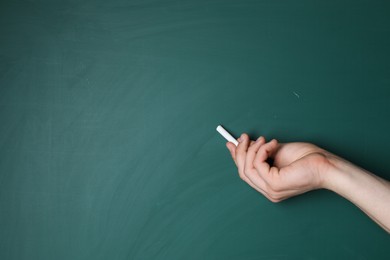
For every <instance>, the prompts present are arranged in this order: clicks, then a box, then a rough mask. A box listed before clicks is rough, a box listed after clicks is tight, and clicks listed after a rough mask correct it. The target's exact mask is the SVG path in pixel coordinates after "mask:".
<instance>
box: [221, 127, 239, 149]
mask: <svg viewBox="0 0 390 260" xmlns="http://www.w3.org/2000/svg"><path fill="white" fill-rule="evenodd" d="M217 131H218V133H220V134H221V135H222V136H223V137H225V139H226V140H228V141H229V142H232V143H233V144H235V145H236V146H237V145H238V142H237V140H236V139H235V138H234V137H233V136H232V135H231V134H229V133H228V131H226V130H225V128H223V127H222V126H221V125H219V126H217Z"/></svg>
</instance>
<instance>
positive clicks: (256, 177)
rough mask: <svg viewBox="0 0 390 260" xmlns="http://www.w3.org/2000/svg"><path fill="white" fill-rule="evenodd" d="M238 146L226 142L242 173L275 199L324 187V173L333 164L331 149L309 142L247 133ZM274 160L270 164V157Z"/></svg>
mask: <svg viewBox="0 0 390 260" xmlns="http://www.w3.org/2000/svg"><path fill="white" fill-rule="evenodd" d="M238 141H239V144H238V146H237V147H236V146H235V145H234V144H233V143H230V142H227V143H226V146H227V148H228V149H229V151H230V153H231V156H232V158H233V160H234V162H235V164H236V166H237V168H238V172H239V175H240V177H241V179H243V180H244V181H245V182H246V183H248V184H249V185H250V186H251V187H253V188H254V189H256V190H257V191H259V192H260V193H262V194H263V195H264V196H266V197H267V198H268V199H269V200H271V201H272V202H279V201H282V200H284V199H287V198H289V197H292V196H295V195H298V194H302V193H304V192H307V191H310V190H313V189H319V188H324V176H325V175H326V172H327V171H328V170H329V168H330V167H332V164H331V163H330V161H329V160H328V158H329V157H331V156H332V154H330V153H329V152H327V151H325V150H323V149H321V148H319V147H317V146H315V145H312V144H309V143H285V144H279V143H278V142H277V141H276V140H275V139H274V140H272V141H270V142H268V143H267V142H266V141H265V139H264V137H259V138H258V139H257V140H256V142H255V141H251V140H250V139H249V137H248V135H246V134H242V135H241V137H240V138H239V140H238ZM268 158H272V159H273V160H274V163H273V165H272V166H271V165H270V164H269V163H268V162H267V159H268Z"/></svg>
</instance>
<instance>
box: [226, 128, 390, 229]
mask: <svg viewBox="0 0 390 260" xmlns="http://www.w3.org/2000/svg"><path fill="white" fill-rule="evenodd" d="M226 146H227V148H228V149H229V151H230V153H231V155H232V158H233V160H234V162H235V163H236V165H237V168H238V172H239V175H240V177H241V178H242V179H243V180H244V181H245V182H247V183H248V184H249V185H250V186H251V187H253V188H254V189H256V190H257V191H259V192H260V193H262V194H263V195H264V196H266V197H267V198H268V199H269V200H271V201H273V202H279V201H282V200H284V199H287V198H289V197H292V196H295V195H298V194H302V193H304V192H307V191H310V190H314V189H322V188H325V189H329V190H332V191H334V192H336V193H338V194H339V195H341V196H343V197H344V198H346V199H348V200H349V201H351V202H352V203H354V204H355V205H356V206H358V207H359V208H360V209H362V210H363V211H364V212H365V213H366V214H367V215H368V216H369V217H370V218H372V219H373V220H374V221H375V222H376V223H378V224H379V225H380V226H381V227H382V228H384V229H385V230H386V231H387V232H389V233H390V183H389V182H388V181H386V180H384V179H381V178H380V177H378V176H375V175H374V174H372V173H370V172H368V171H366V170H364V169H361V168H359V167H357V166H355V165H353V164H352V163H350V162H348V161H346V160H344V159H342V158H340V157H338V156H336V155H334V154H332V153H329V152H327V151H326V150H323V149H321V148H319V147H317V146H315V145H312V144H308V143H286V144H279V143H278V142H277V141H276V140H272V141H270V142H268V143H267V142H266V141H265V139H264V138H263V137H260V138H258V139H257V140H256V142H255V141H251V140H249V137H248V136H247V135H246V134H243V135H241V137H240V138H239V144H238V146H237V147H236V146H235V145H234V144H232V143H229V142H228V143H227V144H226ZM268 158H273V159H274V165H272V166H271V165H269V164H268V163H267V159H268Z"/></svg>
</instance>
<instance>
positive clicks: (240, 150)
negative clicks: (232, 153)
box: [236, 133, 250, 178]
mask: <svg viewBox="0 0 390 260" xmlns="http://www.w3.org/2000/svg"><path fill="white" fill-rule="evenodd" d="M249 141H250V140H249V137H248V135H247V134H245V133H244V134H242V135H241V137H240V138H239V143H238V146H237V148H236V162H237V168H238V173H239V174H240V177H241V178H243V177H244V176H245V173H244V167H245V158H246V151H247V150H248V146H249Z"/></svg>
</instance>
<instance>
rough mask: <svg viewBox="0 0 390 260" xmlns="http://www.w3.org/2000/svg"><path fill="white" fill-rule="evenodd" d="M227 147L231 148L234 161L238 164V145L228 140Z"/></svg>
mask: <svg viewBox="0 0 390 260" xmlns="http://www.w3.org/2000/svg"><path fill="white" fill-rule="evenodd" d="M226 147H227V149H228V150H229V152H230V155H231V156H232V159H233V161H234V163H235V164H236V165H237V162H236V145H235V144H233V143H231V142H227V143H226Z"/></svg>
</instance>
